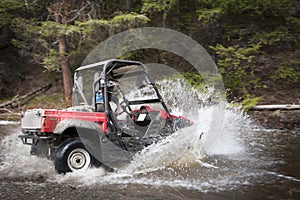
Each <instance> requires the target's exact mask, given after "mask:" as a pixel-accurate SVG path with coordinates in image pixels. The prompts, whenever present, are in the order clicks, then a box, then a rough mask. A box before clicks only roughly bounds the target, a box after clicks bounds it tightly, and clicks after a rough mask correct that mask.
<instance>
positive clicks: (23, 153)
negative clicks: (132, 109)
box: [0, 109, 300, 200]
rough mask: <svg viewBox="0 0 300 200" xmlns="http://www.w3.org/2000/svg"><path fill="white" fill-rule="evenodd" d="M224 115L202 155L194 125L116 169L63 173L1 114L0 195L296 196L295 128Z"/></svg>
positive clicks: (299, 179)
mask: <svg viewBox="0 0 300 200" xmlns="http://www.w3.org/2000/svg"><path fill="white" fill-rule="evenodd" d="M203 112H204V113H208V112H209V110H205V109H204V110H203ZM225 115H226V117H225V118H226V119H225V127H223V129H222V130H223V134H222V135H221V136H220V137H219V139H218V140H219V141H218V143H217V144H216V145H215V147H214V149H213V150H211V152H210V153H209V154H208V153H207V152H205V149H203V146H204V145H203V144H202V143H201V142H195V140H198V139H197V138H198V135H197V134H198V132H199V127H198V128H197V126H196V128H192V127H191V128H188V129H185V130H182V131H181V132H180V133H178V134H175V136H173V137H171V138H167V139H166V140H165V141H164V142H162V143H160V144H156V146H155V145H154V146H153V147H150V148H148V149H147V150H146V151H143V152H142V153H140V154H139V155H137V156H136V158H135V159H134V160H133V161H132V163H131V164H130V165H128V166H124V168H122V169H120V170H118V171H116V172H106V171H105V170H104V169H102V168H98V169H89V170H87V171H84V172H78V173H70V174H66V175H58V174H56V173H55V171H54V168H53V164H52V162H51V161H48V160H46V159H42V158H37V157H34V156H30V155H29V146H24V145H23V144H22V142H21V141H20V140H19V139H18V138H17V135H18V134H20V130H19V125H18V124H14V123H11V122H4V121H1V122H0V137H1V142H0V146H1V148H0V180H1V189H0V191H1V193H0V197H1V199H20V198H21V199H22V198H34V199H62V198H67V199H78V198H85V199H94V198H105V199H214V200H215V199H300V171H299V168H300V158H299V152H300V145H299V144H300V131H299V130H276V129H274V130H269V129H263V128H259V127H258V126H256V125H253V123H251V120H250V119H249V118H248V117H247V116H245V115H244V114H243V113H241V112H238V111H235V110H230V109H229V110H228V109H227V110H226V112H225ZM196 133H197V134H196ZM195 134H196V135H195ZM188 135H189V136H188ZM195 136H197V137H195ZM186 138H189V139H186ZM199 141H201V140H199Z"/></svg>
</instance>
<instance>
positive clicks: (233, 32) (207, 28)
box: [0, 0, 300, 107]
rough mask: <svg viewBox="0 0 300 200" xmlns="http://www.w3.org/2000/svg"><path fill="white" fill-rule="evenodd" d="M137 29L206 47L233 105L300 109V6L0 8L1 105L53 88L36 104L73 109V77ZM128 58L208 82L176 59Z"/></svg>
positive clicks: (49, 2) (69, 3)
mask: <svg viewBox="0 0 300 200" xmlns="http://www.w3.org/2000/svg"><path fill="white" fill-rule="evenodd" d="M138 27H163V28H168V29H172V30H176V31H179V32H181V33H184V34H186V35H188V36H189V37H191V38H193V39H194V40H196V41H197V42H198V43H199V44H201V45H202V46H203V47H204V48H205V49H206V50H207V51H208V53H209V54H210V55H211V56H212V57H213V59H214V60H215V62H216V64H217V66H218V68H219V71H220V73H221V74H222V78H223V81H224V85H225V88H226V91H227V94H226V95H227V100H228V101H230V102H232V101H234V102H240V103H242V104H244V106H245V107H247V106H249V105H254V104H257V103H260V104H278V103H285V104H299V103H300V92H299V91H300V56H299V55H300V1H299V0H185V1H180V0H110V1H107V0H1V1H0V52H1V54H0V55H1V56H0V103H1V102H5V101H8V100H10V99H12V98H14V97H17V96H20V95H24V94H26V93H28V92H30V91H31V90H32V89H33V88H38V87H41V86H44V85H47V84H51V89H50V90H48V92H47V93H46V96H47V97H43V98H44V99H38V100H36V101H35V104H38V103H40V102H45V101H48V102H53V105H49V104H45V103H42V105H39V106H43V105H47V106H52V107H59V106H70V105H71V97H72V81H73V80H72V74H73V72H74V70H75V69H76V68H78V67H79V66H80V65H81V63H82V61H83V60H84V58H85V57H86V55H87V54H88V53H89V52H90V51H91V50H92V49H93V48H94V47H95V46H96V45H97V44H99V43H101V42H102V41H104V40H105V39H107V38H109V37H110V36H113V35H115V34H117V33H120V32H122V31H125V30H128V29H131V28H138ZM125 58H126V59H132V60H139V61H141V62H145V63H147V62H152V63H163V64H165V65H168V66H172V67H174V68H175V69H176V70H178V71H180V72H182V73H183V74H184V75H185V76H186V78H187V79H188V80H189V81H190V82H191V83H192V84H193V85H197V84H201V81H202V79H201V77H199V76H198V75H197V74H193V72H187V69H188V66H187V63H186V62H185V61H184V60H182V59H181V58H179V57H178V56H176V55H174V54H172V53H170V52H162V51H157V50H153V49H148V50H142V51H137V52H132V53H131V54H129V55H127V56H126V57H125ZM58 101H59V102H60V104H59V105H58Z"/></svg>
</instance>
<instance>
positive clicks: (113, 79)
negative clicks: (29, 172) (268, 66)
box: [19, 59, 192, 173]
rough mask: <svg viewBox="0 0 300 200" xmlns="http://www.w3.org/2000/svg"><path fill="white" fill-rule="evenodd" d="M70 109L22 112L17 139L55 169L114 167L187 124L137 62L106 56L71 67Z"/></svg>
mask: <svg viewBox="0 0 300 200" xmlns="http://www.w3.org/2000/svg"><path fill="white" fill-rule="evenodd" d="M73 104H74V105H73V107H71V108H67V109H64V110H58V109H32V110H27V111H24V112H22V114H21V129H22V132H23V134H22V135H20V136H19V137H20V138H21V139H22V141H23V143H24V144H29V145H31V151H30V153H31V154H32V155H38V156H42V157H47V158H49V159H51V160H53V161H54V166H55V169H56V171H57V172H58V173H66V172H71V171H76V170H82V169H86V168H88V167H90V166H100V165H103V166H107V167H109V168H118V167H120V166H121V165H122V164H124V162H125V163H126V162H128V161H130V159H131V158H132V157H133V155H134V154H135V153H137V152H139V151H140V150H142V149H143V148H144V147H145V146H148V145H151V144H152V143H155V142H157V141H159V140H161V139H162V138H164V137H166V136H168V135H170V134H172V133H173V132H175V131H176V130H177V129H180V128H183V127H186V126H190V125H192V122H191V121H190V120H188V119H186V118H184V117H181V116H174V115H172V114H171V113H170V111H169V109H168V108H167V105H166V103H165V101H164V100H163V98H162V96H161V95H160V93H159V91H158V88H157V87H156V84H155V83H154V82H153V80H152V79H151V78H150V76H149V73H148V70H147V67H146V66H145V65H144V64H142V63H141V62H136V61H128V60H117V59H112V60H106V61H103V62H99V63H94V64H90V65H86V66H82V67H80V68H78V69H77V70H76V71H75V74H74V89H73Z"/></svg>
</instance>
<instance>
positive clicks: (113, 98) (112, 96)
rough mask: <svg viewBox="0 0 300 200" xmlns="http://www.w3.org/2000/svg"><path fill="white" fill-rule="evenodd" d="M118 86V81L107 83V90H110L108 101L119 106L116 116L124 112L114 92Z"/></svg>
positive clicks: (110, 80)
mask: <svg viewBox="0 0 300 200" xmlns="http://www.w3.org/2000/svg"><path fill="white" fill-rule="evenodd" d="M117 84H118V82H117V81H116V80H113V79H109V81H108V82H107V89H108V101H109V102H113V103H115V104H116V105H117V109H116V114H117V115H118V114H120V113H121V112H122V110H123V109H122V107H121V105H120V102H119V98H118V96H117V93H116V92H114V88H115V86H116V85H117Z"/></svg>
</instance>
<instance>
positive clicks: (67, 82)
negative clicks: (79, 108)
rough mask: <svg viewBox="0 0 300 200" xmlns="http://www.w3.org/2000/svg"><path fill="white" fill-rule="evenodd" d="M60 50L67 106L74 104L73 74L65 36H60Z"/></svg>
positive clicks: (58, 39)
mask: <svg viewBox="0 0 300 200" xmlns="http://www.w3.org/2000/svg"><path fill="white" fill-rule="evenodd" d="M57 41H58V52H59V54H60V65H61V71H62V76H63V84H64V93H65V100H66V104H67V106H72V88H73V83H72V75H71V69H70V64H69V60H68V57H67V45H66V40H65V37H64V36H58V38H57Z"/></svg>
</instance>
